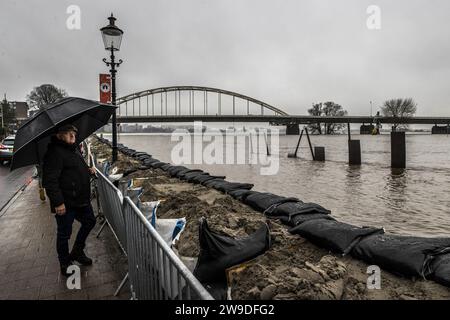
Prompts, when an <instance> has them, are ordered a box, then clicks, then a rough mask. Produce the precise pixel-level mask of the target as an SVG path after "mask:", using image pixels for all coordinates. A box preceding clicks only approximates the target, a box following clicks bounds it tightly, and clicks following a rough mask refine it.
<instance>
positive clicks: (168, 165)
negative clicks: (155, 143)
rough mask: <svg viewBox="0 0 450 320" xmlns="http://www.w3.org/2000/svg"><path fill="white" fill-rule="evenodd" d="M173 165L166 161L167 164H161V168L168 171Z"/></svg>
mask: <svg viewBox="0 0 450 320" xmlns="http://www.w3.org/2000/svg"><path fill="white" fill-rule="evenodd" d="M170 167H172V165H171V164H170V163H166V164H165V165H163V166H161V168H160V169H161V170H164V171H167V170H169V168H170Z"/></svg>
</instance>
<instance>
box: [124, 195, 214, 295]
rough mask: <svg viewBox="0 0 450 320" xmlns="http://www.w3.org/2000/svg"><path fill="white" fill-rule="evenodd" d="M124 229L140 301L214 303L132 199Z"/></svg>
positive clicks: (126, 208) (127, 203) (131, 276)
mask: <svg viewBox="0 0 450 320" xmlns="http://www.w3.org/2000/svg"><path fill="white" fill-rule="evenodd" d="M123 210H124V214H125V225H126V234H127V243H128V266H129V271H128V272H129V280H130V288H131V293H132V296H133V298H134V299H140V300H148V299H151V300H154V299H156V300H161V299H162V300H173V299H178V300H212V299H213V297H212V296H211V295H210V294H209V292H208V291H206V289H205V288H204V287H203V286H202V284H201V283H200V282H199V281H198V280H197V278H196V277H195V276H194V275H193V274H192V273H191V272H190V270H189V269H188V268H187V267H186V266H185V265H184V263H183V262H182V261H181V260H180V259H179V258H178V256H177V255H176V254H175V253H174V252H173V251H172V249H171V248H170V247H169V246H168V245H167V243H166V242H165V241H164V239H163V238H162V237H161V236H160V235H159V233H158V232H157V231H156V230H155V229H154V228H153V226H152V225H151V223H150V222H149V221H148V220H147V219H146V218H145V217H144V215H143V214H142V212H141V211H140V210H139V209H138V207H136V205H135V204H134V203H133V201H131V199H130V198H129V197H125V199H124V206H123Z"/></svg>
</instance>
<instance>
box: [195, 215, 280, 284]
mask: <svg viewBox="0 0 450 320" xmlns="http://www.w3.org/2000/svg"><path fill="white" fill-rule="evenodd" d="M199 241H200V255H199V257H198V261H197V265H196V266H195V269H194V275H195V276H196V277H197V279H198V280H199V281H200V282H208V283H214V282H218V281H224V280H225V281H226V274H225V269H227V268H229V267H232V266H234V265H237V264H240V263H242V262H244V261H248V260H251V259H253V258H255V257H257V256H259V255H260V254H263V253H264V252H265V251H266V250H268V249H269V248H270V245H271V242H270V232H269V227H268V226H267V225H266V224H264V225H262V226H261V228H259V229H258V230H257V231H255V232H254V233H253V234H251V235H249V236H247V237H245V238H241V239H234V238H232V237H228V236H223V235H220V234H218V233H216V232H213V231H211V230H210V229H209V227H208V224H207V222H206V219H205V218H202V219H200V227H199Z"/></svg>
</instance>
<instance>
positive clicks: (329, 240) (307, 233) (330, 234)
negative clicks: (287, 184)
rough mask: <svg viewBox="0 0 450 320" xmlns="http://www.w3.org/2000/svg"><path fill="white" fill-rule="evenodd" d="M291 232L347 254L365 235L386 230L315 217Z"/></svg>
mask: <svg viewBox="0 0 450 320" xmlns="http://www.w3.org/2000/svg"><path fill="white" fill-rule="evenodd" d="M289 232H290V233H292V234H298V235H300V236H302V237H304V238H306V239H308V240H309V241H311V242H312V243H314V244H316V245H318V246H319V247H323V248H325V249H327V250H331V251H334V252H336V253H340V254H343V255H346V254H347V253H349V252H350V251H351V250H352V248H353V247H354V246H355V245H356V244H357V243H358V242H359V241H360V240H361V239H363V238H364V237H367V236H369V235H372V234H380V233H384V230H383V229H379V228H372V227H357V226H353V225H350V224H347V223H343V222H339V221H335V220H327V219H314V220H310V221H306V222H303V223H302V224H300V225H298V226H296V227H294V228H292V229H290V230H289Z"/></svg>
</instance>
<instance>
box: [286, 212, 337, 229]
mask: <svg viewBox="0 0 450 320" xmlns="http://www.w3.org/2000/svg"><path fill="white" fill-rule="evenodd" d="M316 219H327V220H335V219H334V218H333V217H332V216H330V215H329V214H323V213H305V214H296V215H293V216H282V217H281V218H280V221H281V223H283V224H285V225H287V226H290V227H295V226H298V225H299V224H302V223H303V222H306V221H310V220H316Z"/></svg>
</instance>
